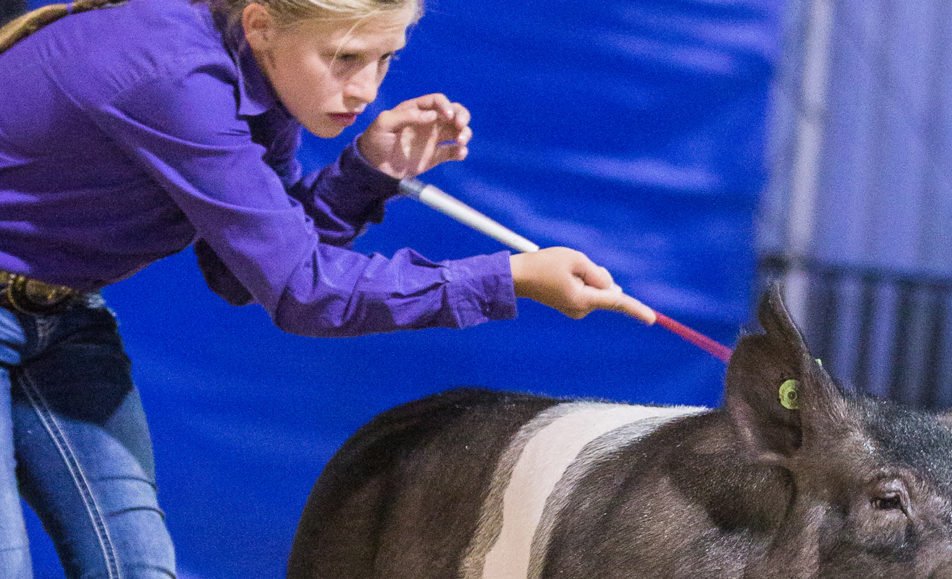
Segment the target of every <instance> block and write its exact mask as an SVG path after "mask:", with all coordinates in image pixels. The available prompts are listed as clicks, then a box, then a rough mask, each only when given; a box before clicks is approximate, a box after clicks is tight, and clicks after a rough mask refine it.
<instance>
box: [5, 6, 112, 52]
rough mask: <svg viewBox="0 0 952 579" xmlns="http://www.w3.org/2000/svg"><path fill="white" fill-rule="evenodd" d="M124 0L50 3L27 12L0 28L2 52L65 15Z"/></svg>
mask: <svg viewBox="0 0 952 579" xmlns="http://www.w3.org/2000/svg"><path fill="white" fill-rule="evenodd" d="M123 2H125V0H76V1H75V2H71V3H69V4H50V5H49V6H43V7H41V8H37V9H36V10H33V11H31V12H27V13H26V14H24V15H22V16H20V17H19V18H15V19H13V20H11V21H10V22H8V23H6V24H5V25H4V26H3V27H2V28H0V53H3V52H6V51H7V49H8V48H10V47H11V46H13V45H14V44H16V43H17V42H19V41H21V40H23V39H24V38H26V37H27V36H29V35H31V34H33V33H34V32H36V31H37V30H39V29H40V28H43V27H44V26H46V25H47V24H51V23H53V22H56V21H57V20H59V19H60V18H62V17H64V16H67V15H69V14H78V13H79V12H88V11H90V10H95V9H97V8H103V7H105V6H112V5H115V4H121V3H123Z"/></svg>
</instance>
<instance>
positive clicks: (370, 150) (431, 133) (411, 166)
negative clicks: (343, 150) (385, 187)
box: [357, 93, 473, 179]
mask: <svg viewBox="0 0 952 579" xmlns="http://www.w3.org/2000/svg"><path fill="white" fill-rule="evenodd" d="M469 119H470V115H469V111H468V110H466V107H464V106H463V105H461V104H459V103H454V102H450V100H449V99H448V98H446V96H445V95H442V94H439V93H437V94H429V95H425V96H421V97H417V98H415V99H411V100H408V101H405V102H403V103H400V104H399V105H397V106H396V107H395V108H392V109H390V110H388V111H384V112H382V113H380V115H379V116H378V117H377V118H376V119H375V120H374V122H373V123H371V125H370V126H369V127H367V130H366V131H364V133H363V134H362V135H361V136H360V137H359V138H358V139H357V148H358V149H360V153H361V155H363V156H364V158H365V159H367V161H369V162H370V164H371V165H373V166H374V167H376V168H377V169H378V170H380V171H383V172H384V173H386V174H387V175H390V176H391V177H395V178H397V179H402V178H404V177H416V176H417V175H419V174H420V173H423V172H424V171H427V170H429V169H432V168H433V167H435V166H437V165H439V164H440V163H443V162H445V161H462V160H463V159H465V158H466V155H467V154H468V153H469V149H468V148H467V144H468V143H469V140H470V139H471V138H472V137H473V131H472V129H470V128H469Z"/></svg>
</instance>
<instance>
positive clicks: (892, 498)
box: [873, 494, 902, 511]
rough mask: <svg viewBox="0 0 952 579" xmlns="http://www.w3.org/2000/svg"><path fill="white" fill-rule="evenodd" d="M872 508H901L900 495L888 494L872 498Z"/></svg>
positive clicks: (892, 509)
mask: <svg viewBox="0 0 952 579" xmlns="http://www.w3.org/2000/svg"><path fill="white" fill-rule="evenodd" d="M873 508H875V509H877V510H880V511H894V510H897V509H899V510H901V509H902V497H901V496H900V495H899V494H890V495H885V496H882V497H876V498H874V499H873Z"/></svg>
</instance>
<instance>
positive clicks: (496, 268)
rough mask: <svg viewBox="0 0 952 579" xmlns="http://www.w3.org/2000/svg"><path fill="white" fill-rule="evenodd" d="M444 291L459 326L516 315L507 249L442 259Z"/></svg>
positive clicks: (514, 295)
mask: <svg viewBox="0 0 952 579" xmlns="http://www.w3.org/2000/svg"><path fill="white" fill-rule="evenodd" d="M444 263H445V264H446V266H447V268H448V270H449V273H448V275H447V279H448V281H449V282H450V283H449V285H448V286H447V293H448V297H449V300H450V303H451V307H452V311H453V312H454V313H455V315H456V323H457V325H458V327H460V328H466V327H470V326H475V325H477V324H481V323H483V322H488V321H490V320H509V319H513V318H515V317H516V313H517V312H516V291H515V287H514V286H513V283H512V269H511V268H510V266H509V252H508V251H500V252H498V253H493V254H491V255H477V256H475V257H469V258H466V259H460V260H455V261H447V262H444Z"/></svg>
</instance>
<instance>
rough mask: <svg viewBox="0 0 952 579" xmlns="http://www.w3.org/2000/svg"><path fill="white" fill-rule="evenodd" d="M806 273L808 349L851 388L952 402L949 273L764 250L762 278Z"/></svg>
mask: <svg viewBox="0 0 952 579" xmlns="http://www.w3.org/2000/svg"><path fill="white" fill-rule="evenodd" d="M794 269H796V270H797V271H799V272H802V273H803V274H805V275H806V276H807V280H808V298H807V308H806V309H807V311H806V312H805V315H804V320H802V325H803V326H804V327H803V331H804V334H805V335H806V338H807V340H808V342H809V344H810V347H811V350H812V351H813V352H814V353H815V354H816V355H817V356H819V357H820V358H822V359H823V360H824V363H825V364H830V365H831V368H830V369H831V374H833V375H834V376H835V377H837V378H838V379H840V380H841V381H843V382H844V385H845V386H847V387H849V388H853V389H855V390H858V391H861V392H864V393H867V394H871V395H874V396H879V397H883V398H889V399H892V400H896V401H899V402H903V403H905V404H910V405H913V406H917V407H920V408H946V407H949V406H952V278H949V277H943V276H937V275H932V274H924V273H916V272H897V271H891V270H888V269H884V268H879V267H864V266H856V265H838V264H829V263H822V262H820V261H815V260H793V259H791V258H789V257H787V256H779V255H769V256H765V257H764V258H762V259H761V262H760V267H759V271H760V274H761V277H762V279H764V280H766V279H780V280H782V279H783V278H784V277H785V276H786V275H787V274H789V273H790V272H791V271H793V270H794Z"/></svg>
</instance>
